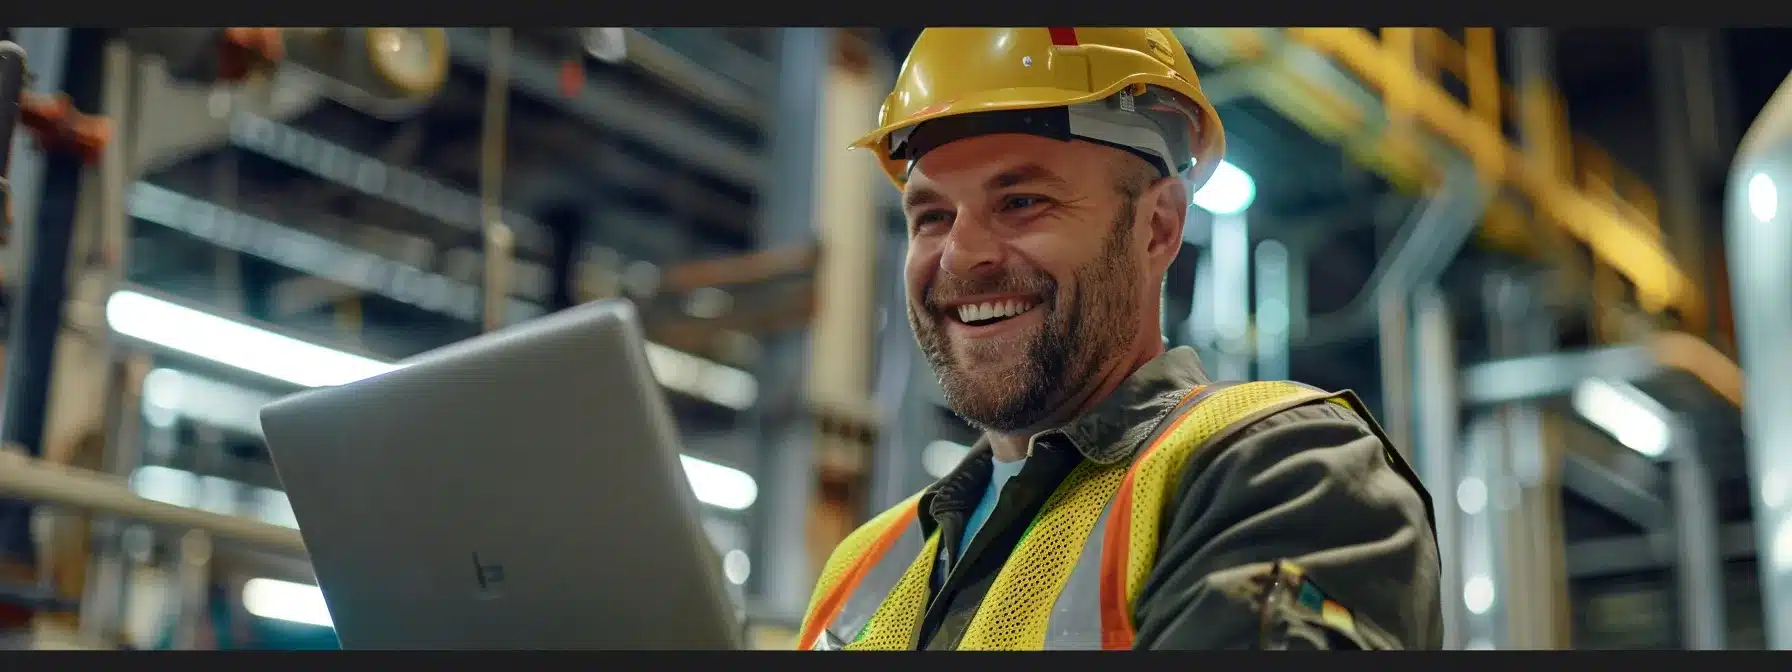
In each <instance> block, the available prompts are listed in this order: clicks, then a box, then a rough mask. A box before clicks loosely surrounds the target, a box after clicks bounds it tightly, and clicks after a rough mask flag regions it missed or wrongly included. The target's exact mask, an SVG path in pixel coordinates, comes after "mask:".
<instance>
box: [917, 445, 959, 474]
mask: <svg viewBox="0 0 1792 672" xmlns="http://www.w3.org/2000/svg"><path fill="white" fill-rule="evenodd" d="M970 452H971V449H970V447H969V446H965V445H963V444H958V443H953V442H951V441H935V442H933V443H929V444H927V447H926V448H924V449H922V450H921V468H922V469H924V470H926V471H927V475H928V476H932V477H934V478H945V477H946V474H950V473H952V470H953V469H956V468H958V463H959V462H962V461H964V456H965V455H968V454H970Z"/></svg>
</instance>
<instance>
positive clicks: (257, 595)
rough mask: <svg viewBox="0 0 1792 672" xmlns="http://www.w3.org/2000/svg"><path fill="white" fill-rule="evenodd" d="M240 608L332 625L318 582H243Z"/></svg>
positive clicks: (321, 624)
mask: <svg viewBox="0 0 1792 672" xmlns="http://www.w3.org/2000/svg"><path fill="white" fill-rule="evenodd" d="M243 608H244V609H246V610H248V611H249V613H251V614H254V615H256V616H260V617H262V618H271V619H275V620H280V621H289V622H292V623H304V624H306V625H320V626H323V627H326V628H328V627H332V625H333V624H332V622H331V621H330V608H329V606H327V605H325V604H324V591H323V590H321V589H319V588H318V587H317V586H312V585H307V584H303V583H293V582H291V581H281V580H279V579H249V580H248V581H246V582H244V583H243Z"/></svg>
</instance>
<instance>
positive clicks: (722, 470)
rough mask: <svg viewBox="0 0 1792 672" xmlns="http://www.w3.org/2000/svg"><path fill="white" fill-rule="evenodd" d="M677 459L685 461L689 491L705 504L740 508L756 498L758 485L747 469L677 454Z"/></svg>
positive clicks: (751, 503)
mask: <svg viewBox="0 0 1792 672" xmlns="http://www.w3.org/2000/svg"><path fill="white" fill-rule="evenodd" d="M678 459H679V460H680V461H682V462H683V463H684V476H685V478H686V479H687V480H689V481H690V482H691V491H692V492H695V493H697V499H698V500H699V501H701V502H703V503H704V504H708V505H710V506H715V507H720V508H724V509H728V510H731V511H740V510H743V509H745V508H747V507H749V506H752V505H753V502H754V500H757V499H759V484H758V483H757V482H755V481H754V480H753V477H752V476H748V475H747V472H744V471H741V470H739V469H734V468H731V467H724V466H722V465H719V464H716V463H714V462H709V461H706V460H700V459H697V458H695V457H691V456H689V455H680V456H678Z"/></svg>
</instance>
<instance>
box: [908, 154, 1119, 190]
mask: <svg viewBox="0 0 1792 672" xmlns="http://www.w3.org/2000/svg"><path fill="white" fill-rule="evenodd" d="M1036 140H1039V141H1042V142H1047V143H1053V144H1059V145H1071V144H1074V143H1066V142H1060V141H1055V140H1047V139H1044V138H1036ZM955 144H958V143H955ZM1087 160H1088V159H1087V158H1085V159H1083V161H1084V162H1086V161H1087ZM1081 172H1083V171H1082V170H1081V169H1079V167H1078V163H1077V161H1075V160H1071V159H1070V157H1069V156H1068V155H1067V154H1056V155H1053V154H1051V153H1045V152H1039V151H1028V150H1027V149H1023V148H1019V147H997V146H985V147H977V146H972V145H968V144H967V145H964V146H948V147H942V148H940V149H937V150H935V151H933V152H930V153H928V155H927V156H924V157H922V158H921V160H920V161H917V162H916V163H915V165H914V168H913V170H911V171H910V172H909V176H908V180H907V183H906V184H905V185H904V187H903V192H904V194H903V195H904V200H905V201H911V202H912V201H918V200H929V199H937V198H940V197H941V196H942V192H944V191H960V190H967V189H971V190H993V189H1003V188H1007V187H1013V186H1020V185H1023V184H1051V185H1056V186H1069V185H1070V184H1071V183H1072V182H1073V181H1074V180H1075V178H1076V177H1077V176H1078V175H1079V174H1080V173H1081Z"/></svg>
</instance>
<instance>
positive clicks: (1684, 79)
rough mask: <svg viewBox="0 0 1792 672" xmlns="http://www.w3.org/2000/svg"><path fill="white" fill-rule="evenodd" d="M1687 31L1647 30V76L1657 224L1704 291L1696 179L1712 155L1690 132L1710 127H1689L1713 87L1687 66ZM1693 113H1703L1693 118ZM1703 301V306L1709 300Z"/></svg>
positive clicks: (1700, 203)
mask: <svg viewBox="0 0 1792 672" xmlns="http://www.w3.org/2000/svg"><path fill="white" fill-rule="evenodd" d="M1688 32H1689V30H1688V29H1684V28H1655V29H1652V30H1650V31H1649V56H1650V63H1649V66H1650V67H1649V72H1650V75H1651V76H1652V79H1653V80H1654V82H1653V84H1654V86H1653V87H1652V88H1653V89H1654V91H1653V93H1654V94H1655V131H1656V139H1657V146H1658V147H1659V148H1660V152H1659V154H1658V156H1659V157H1660V158H1659V160H1658V161H1657V163H1659V164H1660V166H1661V168H1660V172H1659V180H1660V182H1659V184H1660V188H1661V195H1662V201H1663V202H1662V203H1661V206H1662V207H1661V224H1662V228H1663V229H1664V230H1665V231H1666V233H1667V241H1666V242H1667V243H1668V249H1669V251H1670V252H1672V253H1673V255H1674V257H1675V258H1676V260H1677V261H1679V263H1680V266H1681V268H1682V269H1684V270H1685V271H1686V274H1687V275H1688V276H1691V277H1692V278H1693V282H1694V288H1695V289H1696V290H1697V291H1700V292H1704V291H1708V288H1709V287H1710V286H1711V285H1710V279H1709V278H1708V277H1706V273H1705V227H1704V226H1703V220H1704V216H1703V215H1704V212H1705V208H1704V203H1703V201H1704V198H1703V197H1702V193H1703V191H1704V190H1703V189H1702V188H1701V184H1700V182H1701V180H1700V179H1699V177H1700V168H1701V167H1702V165H1701V161H1700V159H1701V158H1702V157H1704V156H1709V155H1710V154H1711V153H1712V152H1711V148H1710V147H1701V148H1700V150H1702V151H1695V150H1694V143H1695V142H1697V140H1695V133H1696V134H1698V135H1704V136H1708V135H1709V134H1710V132H1711V129H1709V128H1705V129H1700V130H1698V131H1695V130H1694V129H1693V127H1692V124H1693V119H1694V118H1695V116H1703V117H1707V118H1709V117H1710V116H1712V115H1710V113H1709V112H1710V110H1711V107H1710V106H1711V100H1710V98H1711V94H1712V89H1711V80H1710V77H1709V76H1708V74H1707V73H1704V72H1694V71H1692V70H1690V69H1688V68H1687V67H1686V66H1687V65H1688V63H1687V60H1688V57H1689V55H1690V52H1691V50H1692V49H1694V48H1695V45H1694V44H1692V42H1691V40H1689V39H1688V38H1689V35H1688ZM1695 110H1698V111H1704V112H1706V114H1698V113H1697V112H1695ZM1710 123H1714V122H1710ZM1714 142H1715V141H1712V142H1711V143H1704V144H1714ZM1705 301H1706V302H1707V303H1708V302H1709V297H1706V299H1705ZM1700 326H1701V328H1704V327H1707V326H1708V325H1700ZM1704 335H1705V334H1700V336H1704Z"/></svg>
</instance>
